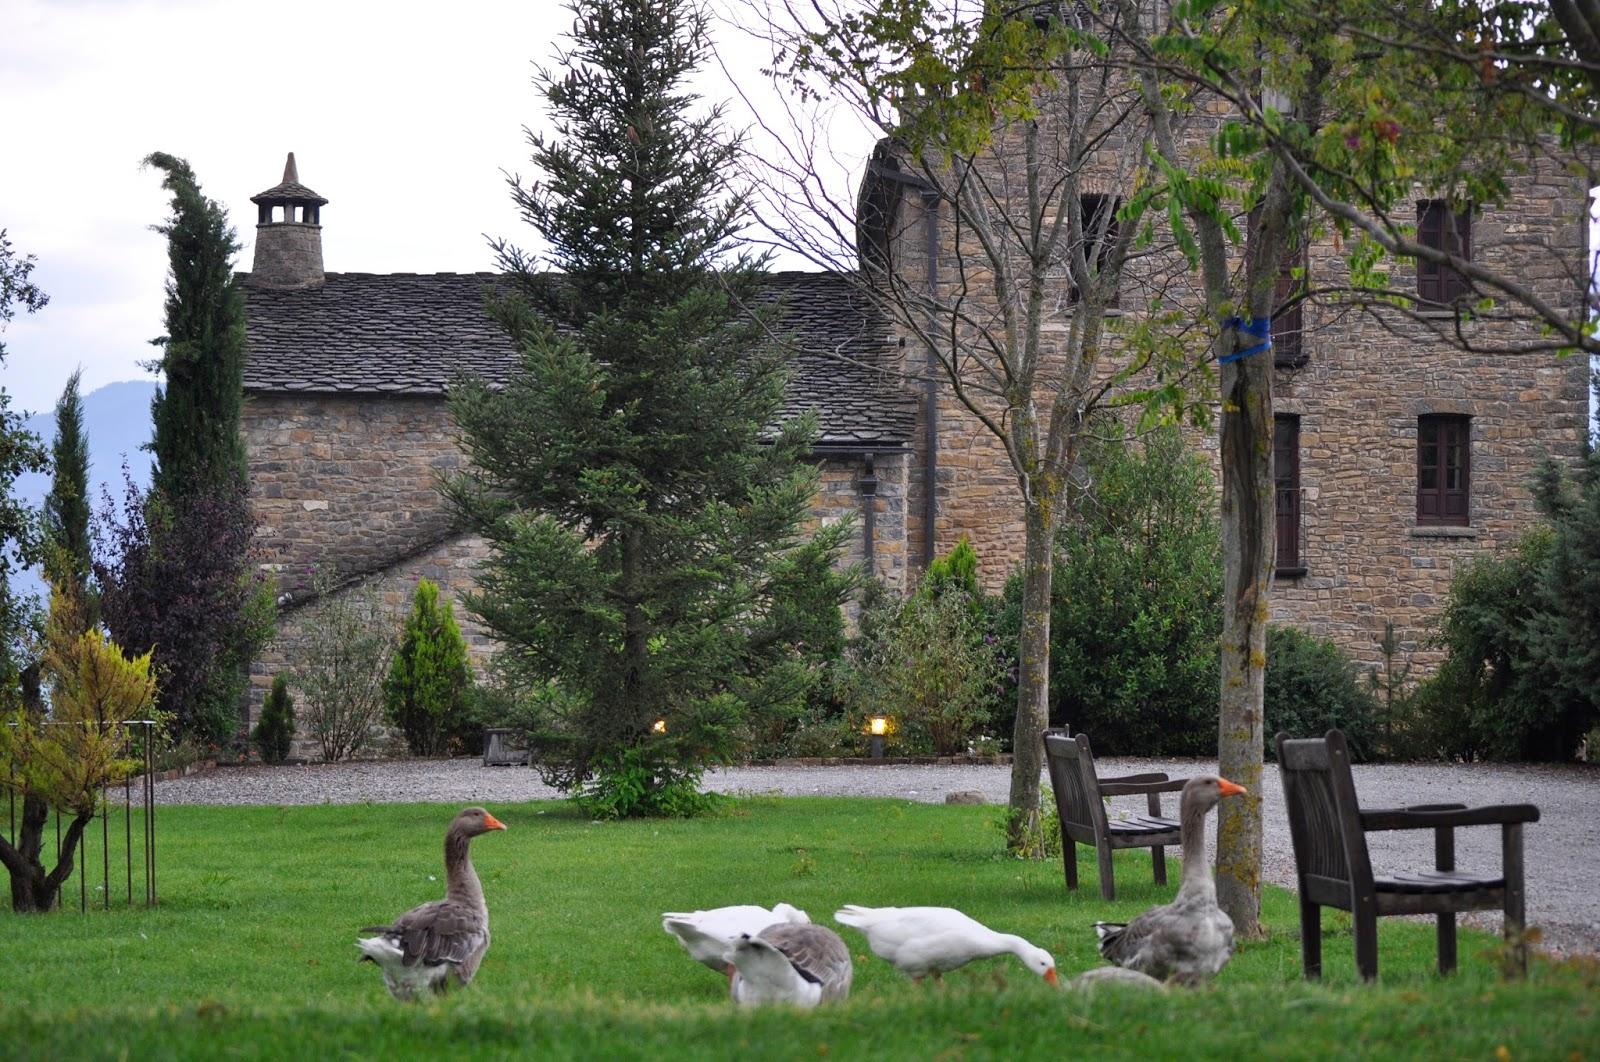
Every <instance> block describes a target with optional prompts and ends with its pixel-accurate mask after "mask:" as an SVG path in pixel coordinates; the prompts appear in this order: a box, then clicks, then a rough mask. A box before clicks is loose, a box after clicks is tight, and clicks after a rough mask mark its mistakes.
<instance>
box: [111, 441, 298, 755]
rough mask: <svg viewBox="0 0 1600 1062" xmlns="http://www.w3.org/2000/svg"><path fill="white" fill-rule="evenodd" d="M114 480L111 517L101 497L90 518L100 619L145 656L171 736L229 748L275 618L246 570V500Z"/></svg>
mask: <svg viewBox="0 0 1600 1062" xmlns="http://www.w3.org/2000/svg"><path fill="white" fill-rule="evenodd" d="M123 475H124V480H125V489H124V494H123V500H122V504H121V506H120V509H121V512H120V514H119V513H118V508H119V507H118V506H117V505H115V504H114V503H113V502H112V500H111V498H110V496H109V495H107V496H105V497H104V498H103V502H102V507H101V511H100V514H99V518H98V520H97V527H96V537H97V540H98V543H99V546H100V550H99V552H100V559H99V560H97V561H96V562H95V565H94V571H95V578H96V580H97V581H98V583H99V585H100V607H101V616H102V618H103V619H104V621H105V625H106V627H107V629H108V630H109V631H110V632H111V634H112V635H113V636H114V637H115V638H116V640H117V642H118V644H120V645H122V646H123V647H125V648H126V649H127V650H128V651H129V652H130V653H145V652H148V653H151V654H152V656H153V659H154V661H155V668H156V675H157V677H158V679H159V682H160V688H161V694H160V706H161V708H162V710H163V711H166V712H169V713H171V714H172V716H173V717H174V720H175V722H174V725H175V727H176V730H177V734H178V736H179V737H183V736H191V737H194V738H195V739H197V740H198V741H200V742H202V743H208V744H220V743H222V742H226V741H229V740H231V739H232V738H234V737H235V735H236V734H237V732H238V730H239V705H240V704H241V703H243V700H244V692H245V689H246V687H247V686H248V684H249V677H250V676H249V670H250V662H251V661H252V660H254V659H255V656H256V653H257V652H258V651H259V649H260V648H261V646H262V645H264V644H265V643H266V641H267V639H268V638H269V637H271V635H272V627H273V621H274V618H275V613H274V608H273V601H272V593H271V589H270V587H269V586H268V585H267V584H266V582H265V581H264V580H263V579H262V578H261V577H260V576H259V574H258V573H256V572H255V571H253V570H252V569H253V567H254V566H253V565H252V564H251V563H250V562H251V559H252V557H253V552H252V551H253V546H252V539H253V536H254V534H255V522H254V520H253V518H252V517H251V511H250V502H249V498H248V497H247V496H246V495H245V493H244V491H243V489H242V488H240V487H237V486H231V485H230V486H219V487H215V488H206V489H196V490H195V491H192V492H190V493H187V494H183V495H179V496H178V497H175V498H168V497H166V496H165V495H162V494H159V493H156V492H150V493H148V494H147V493H145V492H143V491H141V490H140V489H139V487H138V486H137V485H135V484H134V482H133V480H132V479H131V478H130V477H128V475H127V471H126V469H124V472H123Z"/></svg>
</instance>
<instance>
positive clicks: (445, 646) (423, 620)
mask: <svg viewBox="0 0 1600 1062" xmlns="http://www.w3.org/2000/svg"><path fill="white" fill-rule="evenodd" d="M471 688H472V667H471V665H470V664H469V663H468V662H467V643H466V639H464V638H462V637H461V628H460V627H459V626H457V625H456V617H455V610H454V609H453V608H452V607H451V606H450V602H449V601H448V600H446V601H443V602H441V601H440V600H439V585H438V584H437V583H435V582H433V581H431V580H428V579H423V580H421V581H420V582H418V583H417V592H416V596H415V597H414V598H412V602H411V614H410V615H409V616H407V617H406V626H405V630H404V631H403V632H402V633H401V635H400V645H399V647H398V648H396V649H395V653H394V659H393V660H392V661H391V662H390V664H389V678H388V680H387V681H386V682H385V683H384V686H383V693H384V700H385V703H386V705H387V707H388V711H389V719H390V721H391V722H393V723H394V725H395V726H397V727H399V728H400V732H401V733H402V734H404V735H405V739H406V746H407V747H408V748H409V749H410V750H411V752H412V754H413V755H417V756H441V755H444V754H445V753H446V752H448V751H449V743H450V737H451V734H452V733H453V732H454V730H455V728H456V726H457V724H458V723H460V721H461V720H462V719H463V717H464V716H465V714H466V712H467V696H468V692H469V691H470V690H471Z"/></svg>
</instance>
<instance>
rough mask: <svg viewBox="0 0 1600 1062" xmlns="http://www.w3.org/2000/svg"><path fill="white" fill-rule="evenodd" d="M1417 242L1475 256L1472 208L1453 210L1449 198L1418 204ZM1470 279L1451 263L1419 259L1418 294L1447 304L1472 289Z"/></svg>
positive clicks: (1429, 300) (1419, 297) (1423, 201)
mask: <svg viewBox="0 0 1600 1062" xmlns="http://www.w3.org/2000/svg"><path fill="white" fill-rule="evenodd" d="M1417 242H1418V243H1420V244H1422V245H1423V246H1424V247H1432V248H1435V249H1437V250H1441V251H1445V252H1446V253H1449V254H1454V255H1458V256H1460V257H1462V258H1466V259H1468V260H1470V259H1471V258H1472V211H1471V209H1470V208H1467V209H1463V210H1453V209H1452V208H1451V206H1450V204H1449V202H1447V201H1446V200H1443V199H1424V200H1422V201H1421V202H1420V203H1418V204H1417ZM1469 290H1470V288H1469V286H1468V284H1467V279H1466V278H1465V277H1463V276H1462V275H1461V274H1460V273H1457V272H1456V271H1455V270H1454V269H1451V268H1450V267H1449V266H1447V265H1441V264H1439V263H1438V262H1424V261H1421V260H1420V259H1419V260H1418V261H1417V298H1418V299H1420V300H1422V301H1423V302H1429V303H1435V304H1437V305H1444V304H1447V303H1451V302H1454V301H1455V300H1456V299H1458V298H1460V297H1461V296H1463V295H1465V294H1467V293H1468V291H1469Z"/></svg>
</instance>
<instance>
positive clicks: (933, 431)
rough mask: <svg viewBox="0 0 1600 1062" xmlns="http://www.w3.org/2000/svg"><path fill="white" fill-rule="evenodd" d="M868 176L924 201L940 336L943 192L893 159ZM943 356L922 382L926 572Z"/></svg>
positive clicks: (933, 324)
mask: <svg viewBox="0 0 1600 1062" xmlns="http://www.w3.org/2000/svg"><path fill="white" fill-rule="evenodd" d="M868 172H869V173H870V174H871V175H872V176H874V177H877V178H879V179H880V180H885V181H892V182H894V183H895V184H899V185H903V186H905V187H907V188H912V189H915V190H916V192H917V193H918V195H919V196H920V197H921V200H922V218H923V231H924V234H925V239H926V252H927V259H928V276H927V283H928V322H927V329H928V334H929V335H930V336H935V335H938V334H939V314H938V311H937V310H936V309H935V308H934V300H936V299H937V298H938V293H939V190H938V188H937V186H935V185H934V184H933V183H932V182H931V181H928V180H925V179H924V178H921V177H918V176H917V175H916V174H914V173H905V172H903V171H902V170H901V169H900V167H899V165H898V164H897V163H895V162H894V160H893V159H890V160H888V161H887V162H883V161H877V160H876V159H875V160H874V161H873V162H871V163H870V164H869V165H868ZM942 371H943V370H942V369H941V368H940V366H939V354H938V351H937V350H936V349H935V348H934V346H933V344H932V343H929V344H928V351H927V362H926V364H925V366H924V379H923V382H922V436H923V440H924V444H925V449H924V451H923V456H922V484H923V490H922V524H923V529H924V533H923V536H922V558H921V560H922V570H923V571H927V570H928V568H929V566H931V565H932V564H933V547H934V534H935V532H934V527H935V524H936V523H937V522H938V519H939V495H938V490H939V484H938V479H939V382H938V381H939V374H940V373H941V372H942Z"/></svg>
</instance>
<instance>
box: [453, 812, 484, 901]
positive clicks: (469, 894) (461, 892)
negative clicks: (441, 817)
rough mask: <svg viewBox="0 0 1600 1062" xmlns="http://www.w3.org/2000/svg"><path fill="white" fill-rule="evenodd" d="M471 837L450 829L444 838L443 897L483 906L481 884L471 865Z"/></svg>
mask: <svg viewBox="0 0 1600 1062" xmlns="http://www.w3.org/2000/svg"><path fill="white" fill-rule="evenodd" d="M471 846H472V838H471V837H468V836H467V835H466V834H464V833H458V832H457V831H455V830H451V831H450V832H449V833H447V834H445V838H444V880H445V890H444V894H445V898H446V899H450V900H455V901H456V902H458V903H466V904H471V905H472V906H473V907H478V908H481V907H483V885H482V884H481V883H480V882H479V881H478V872H477V871H476V870H474V869H473V867H472V847H471Z"/></svg>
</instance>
